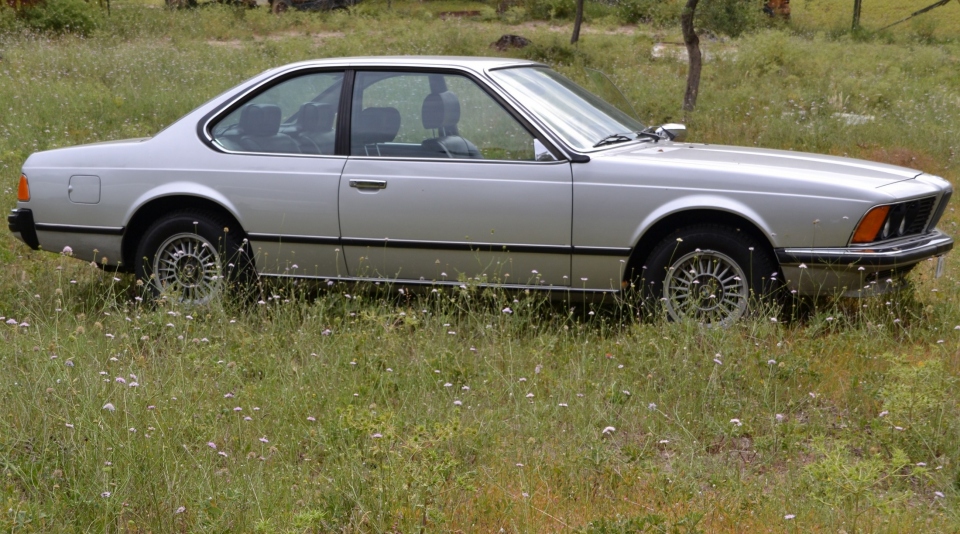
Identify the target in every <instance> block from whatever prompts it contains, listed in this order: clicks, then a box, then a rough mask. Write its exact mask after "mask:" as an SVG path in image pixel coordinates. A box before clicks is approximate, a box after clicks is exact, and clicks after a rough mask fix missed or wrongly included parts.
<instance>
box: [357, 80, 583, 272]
mask: <svg viewBox="0 0 960 534" xmlns="http://www.w3.org/2000/svg"><path fill="white" fill-rule="evenodd" d="M350 125H351V129H350V157H349V159H348V160H347V163H346V166H345V167H344V171H343V176H342V178H341V180H340V225H341V231H342V237H343V249H344V254H345V259H346V263H347V269H348V270H349V272H350V274H351V276H356V277H364V278H376V279H387V280H407V281H458V280H461V281H462V280H465V279H471V280H476V281H480V282H483V283H505V284H519V285H537V286H549V285H553V286H567V285H569V283H570V279H569V276H570V253H571V242H570V236H571V203H572V182H571V171H570V165H569V163H568V162H566V161H558V160H557V159H556V158H555V157H554V156H553V155H552V154H551V153H550V152H549V151H548V150H547V149H546V148H545V147H544V145H542V144H541V143H540V141H538V140H537V139H536V138H535V136H534V135H533V134H531V132H530V130H528V129H527V128H526V127H524V126H523V125H522V124H521V123H520V122H519V121H518V120H517V119H516V118H515V117H514V116H513V115H511V114H510V113H509V112H508V111H507V110H506V109H505V108H504V107H503V106H502V105H501V104H500V103H499V102H498V101H497V100H496V99H495V98H494V97H492V96H491V95H490V94H489V93H487V92H486V91H485V90H484V89H483V88H482V87H481V86H480V85H479V84H478V83H477V82H476V81H474V80H473V79H471V78H469V77H467V76H465V75H461V74H452V73H449V72H447V73H441V72H429V71H422V72H387V71H359V72H357V73H356V76H355V79H354V87H353V96H352V103H351V120H350ZM538 159H539V161H538Z"/></svg>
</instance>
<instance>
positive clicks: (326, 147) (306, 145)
mask: <svg viewBox="0 0 960 534" xmlns="http://www.w3.org/2000/svg"><path fill="white" fill-rule="evenodd" d="M334 117H336V110H335V109H334V107H333V104H320V103H316V102H307V103H306V104H304V105H302V106H300V111H299V112H298V113H297V127H296V136H297V141H298V142H299V143H300V148H301V149H302V150H303V151H304V152H310V153H312V154H324V155H330V154H333V142H334V135H335V134H334V131H333V119H334Z"/></svg>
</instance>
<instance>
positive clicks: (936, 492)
mask: <svg viewBox="0 0 960 534" xmlns="http://www.w3.org/2000/svg"><path fill="white" fill-rule="evenodd" d="M933 494H934V495H935V496H936V497H937V498H939V499H942V498H944V497H946V495H944V494H943V492H942V491H935V492H933Z"/></svg>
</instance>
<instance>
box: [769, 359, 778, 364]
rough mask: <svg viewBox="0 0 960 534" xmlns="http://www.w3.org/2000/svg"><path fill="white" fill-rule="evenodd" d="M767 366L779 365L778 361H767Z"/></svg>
mask: <svg viewBox="0 0 960 534" xmlns="http://www.w3.org/2000/svg"><path fill="white" fill-rule="evenodd" d="M767 365H777V360H773V359H770V360H767Z"/></svg>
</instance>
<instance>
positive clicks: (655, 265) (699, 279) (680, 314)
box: [641, 224, 780, 326]
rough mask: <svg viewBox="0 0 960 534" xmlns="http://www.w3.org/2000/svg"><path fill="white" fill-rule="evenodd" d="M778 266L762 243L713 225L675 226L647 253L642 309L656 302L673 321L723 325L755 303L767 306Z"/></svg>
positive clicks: (774, 288)
mask: <svg viewBox="0 0 960 534" xmlns="http://www.w3.org/2000/svg"><path fill="white" fill-rule="evenodd" d="M778 272H779V267H778V265H777V263H776V260H775V259H774V258H773V256H772V254H771V253H770V252H769V251H768V247H767V246H766V244H765V243H761V242H759V241H758V240H757V239H756V238H754V237H753V236H752V235H750V234H748V233H746V232H742V231H739V230H736V229H733V228H729V227H726V226H718V225H710V224H704V225H696V226H689V227H686V228H681V229H679V230H676V231H674V232H673V233H671V234H670V235H668V236H666V237H665V238H664V239H663V240H662V241H660V243H658V244H657V245H656V246H655V247H654V248H653V250H652V251H651V252H650V255H649V256H648V257H647V261H646V265H645V268H644V269H643V277H644V279H643V280H642V283H643V285H642V286H641V287H642V295H643V298H644V299H645V301H646V302H647V303H648V309H655V308H658V307H659V306H661V305H662V307H663V309H664V310H665V311H666V313H667V315H668V316H669V317H670V319H672V320H674V321H682V320H693V321H697V322H700V323H703V324H705V325H707V326H728V325H731V324H733V323H736V322H737V321H739V320H740V319H741V318H743V317H744V316H746V315H747V313H748V312H749V311H750V309H751V307H755V306H756V305H757V304H760V305H763V304H771V303H773V298H774V297H775V296H776V294H777V291H778V289H779V287H780V281H779V277H778V274H777V273H778Z"/></svg>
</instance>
